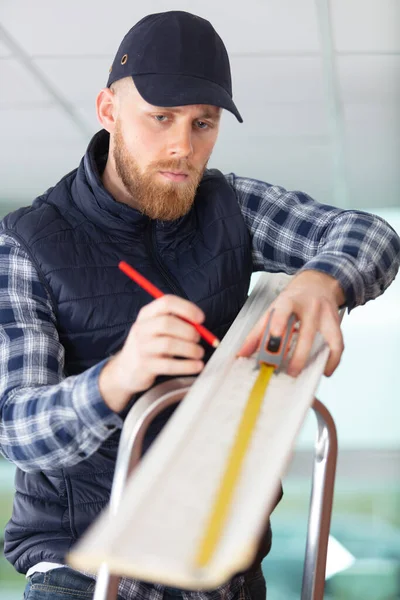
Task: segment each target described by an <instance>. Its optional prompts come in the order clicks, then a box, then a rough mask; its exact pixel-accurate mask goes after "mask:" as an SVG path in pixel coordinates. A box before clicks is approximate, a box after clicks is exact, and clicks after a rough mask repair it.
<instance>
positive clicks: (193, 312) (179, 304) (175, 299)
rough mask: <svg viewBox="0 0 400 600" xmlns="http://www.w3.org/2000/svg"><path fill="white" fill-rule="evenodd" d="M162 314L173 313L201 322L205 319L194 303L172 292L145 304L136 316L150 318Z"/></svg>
mask: <svg viewBox="0 0 400 600" xmlns="http://www.w3.org/2000/svg"><path fill="white" fill-rule="evenodd" d="M162 314H173V315H176V316H177V317H184V318H186V319H189V321H194V322H195V323H203V321H204V320H205V314H204V312H203V311H202V310H201V308H199V307H198V306H196V304H194V303H193V302H190V301H189V300H185V298H180V297H179V296H173V295H172V294H166V295H165V296H162V297H161V298H157V300H153V302H150V303H149V304H146V306H144V307H143V308H142V309H141V310H140V312H139V315H138V318H139V316H140V318H144V319H151V318H153V317H156V316H158V315H162Z"/></svg>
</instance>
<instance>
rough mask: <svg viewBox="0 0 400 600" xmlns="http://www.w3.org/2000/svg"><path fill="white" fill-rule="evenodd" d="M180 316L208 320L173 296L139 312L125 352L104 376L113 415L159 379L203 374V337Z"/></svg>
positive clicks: (101, 379) (105, 393) (107, 367)
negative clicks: (200, 342)
mask: <svg viewBox="0 0 400 600" xmlns="http://www.w3.org/2000/svg"><path fill="white" fill-rule="evenodd" d="M180 317H184V318H186V319H190V320H191V321H194V322H196V323H202V322H203V321H204V319H205V315H204V313H203V311H202V310H201V309H200V308H199V307H198V306H196V305H195V304H193V303H192V302H189V300H185V299H183V298H180V297H179V296H173V295H166V296H163V297H161V298H158V299H157V300H153V302H150V303H149V304H147V305H146V306H144V307H143V308H142V309H141V310H140V312H139V314H138V317H137V319H136V321H135V323H134V324H133V325H132V327H131V329H130V331H129V334H128V337H127V338H126V340H125V343H124V346H123V348H122V350H120V352H118V353H117V354H115V355H114V356H113V357H112V358H111V359H110V360H109V361H108V362H107V364H106V365H105V366H104V368H103V369H102V371H101V373H100V377H99V389H100V393H101V395H102V397H103V399H104V401H105V403H106V404H107V406H109V408H111V410H113V411H115V412H120V411H121V410H122V409H123V408H125V406H126V405H127V404H128V402H129V400H130V398H131V396H132V395H133V394H135V393H137V392H142V391H144V390H147V389H148V388H150V387H151V385H152V384H153V383H154V381H155V379H156V377H157V376H158V375H172V376H174V375H176V376H181V375H194V374H197V373H200V371H201V370H202V369H203V367H204V363H203V361H202V360H201V359H202V358H203V356H204V349H203V348H202V346H200V344H199V343H198V342H199V341H200V334H199V333H198V332H197V331H196V329H195V328H194V327H193V325H190V324H189V323H186V322H185V321H183V320H182V319H181V318H180ZM177 356H179V357H182V358H175V357H177Z"/></svg>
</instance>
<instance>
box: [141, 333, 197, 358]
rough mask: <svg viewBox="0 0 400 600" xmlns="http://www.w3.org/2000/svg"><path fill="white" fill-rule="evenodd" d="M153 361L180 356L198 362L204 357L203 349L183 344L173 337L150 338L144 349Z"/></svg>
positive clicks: (186, 343) (190, 344)
mask: <svg viewBox="0 0 400 600" xmlns="http://www.w3.org/2000/svg"><path fill="white" fill-rule="evenodd" d="M144 351H145V353H146V354H147V355H148V356H149V357H150V358H151V360H153V359H154V358H157V357H159V358H160V357H171V356H181V357H182V358H186V359H193V360H200V359H202V358H203V356H204V348H203V347H202V346H200V345H199V344H194V343H192V342H185V341H183V340H179V339H177V338H173V337H166V336H165V337H164V336H162V337H156V338H152V339H151V340H150V342H149V343H148V344H147V346H146V348H145V349H144Z"/></svg>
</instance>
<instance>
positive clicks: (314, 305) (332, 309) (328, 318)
mask: <svg viewBox="0 0 400 600" xmlns="http://www.w3.org/2000/svg"><path fill="white" fill-rule="evenodd" d="M344 303H345V297H344V293H343V290H342V288H341V286H340V284H339V282H338V281H337V280H336V279H334V278H333V277H331V276H330V275H326V274H325V273H320V272H319V271H311V270H310V271H302V272H301V273H299V274H298V275H296V276H295V277H294V278H293V279H292V281H291V282H290V283H289V284H288V285H287V286H286V288H285V289H284V290H283V291H282V292H281V293H280V294H279V296H278V297H277V298H276V299H275V300H274V302H273V303H272V304H271V306H270V307H269V309H268V311H267V312H266V313H265V315H264V316H263V317H262V318H261V319H260V320H259V321H258V323H257V325H256V326H255V327H254V329H253V330H252V331H251V332H250V334H249V336H248V337H247V339H246V341H245V343H244V344H243V346H242V348H241V350H240V352H239V353H238V355H237V356H247V357H249V356H251V355H252V354H253V353H254V352H255V351H256V350H258V349H259V347H260V344H261V339H262V336H263V333H264V331H265V327H266V325H267V321H268V319H269V316H270V314H271V311H272V310H274V314H273V315H272V317H271V329H270V335H273V336H283V334H284V332H285V328H286V325H287V322H288V319H289V317H290V315H291V314H292V313H295V315H296V316H297V318H298V320H299V321H300V329H299V333H298V339H297V344H296V348H295V351H294V353H293V356H292V358H291V360H290V363H289V366H288V373H289V375H291V376H292V377H296V376H297V375H298V374H299V373H300V372H301V371H302V369H303V368H304V366H305V364H306V362H307V359H308V357H309V354H310V351H311V348H312V345H313V342H314V338H315V334H316V332H317V331H319V332H320V333H321V334H322V336H323V337H324V339H325V341H326V343H327V344H328V346H329V348H330V353H329V358H328V362H327V364H326V368H325V375H326V376H327V377H329V376H330V375H332V373H333V372H334V371H335V369H336V367H337V366H338V364H339V362H340V358H341V356H342V353H343V348H344V346H343V336H342V332H341V330H340V320H339V313H338V308H339V306H342V305H343V304H344Z"/></svg>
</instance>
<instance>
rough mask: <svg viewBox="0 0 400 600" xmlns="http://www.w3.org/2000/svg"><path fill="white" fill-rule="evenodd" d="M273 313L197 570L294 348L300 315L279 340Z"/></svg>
mask: <svg viewBox="0 0 400 600" xmlns="http://www.w3.org/2000/svg"><path fill="white" fill-rule="evenodd" d="M272 314H273V311H272V312H271V314H270V316H269V319H268V323H267V326H266V328H265V331H264V335H263V338H262V341H261V346H260V352H259V355H258V361H257V362H258V364H259V368H260V372H259V375H258V377H257V379H256V381H255V383H254V385H253V387H252V390H251V392H250V395H249V399H248V401H247V404H246V406H245V409H244V412H243V415H242V418H241V420H240V423H239V427H238V430H237V432H236V437H235V440H234V443H233V446H232V448H231V451H230V453H229V457H228V461H227V466H226V469H225V472H224V475H223V477H222V481H221V485H220V487H219V489H218V492H217V495H216V498H215V500H214V503H213V507H212V510H211V512H210V516H209V518H208V522H207V525H206V528H205V532H204V535H203V538H202V540H201V543H200V546H199V550H198V552H197V554H196V557H195V564H196V566H197V567H205V566H206V565H207V564H208V563H209V562H210V560H211V559H212V557H213V555H214V552H215V550H216V548H217V546H218V542H219V540H220V538H221V535H222V532H223V529H224V526H225V523H226V520H227V518H228V515H229V508H230V505H231V502H232V498H233V495H234V491H235V487H236V483H237V481H238V479H239V476H240V473H241V469H242V466H243V461H244V459H245V457H246V452H247V449H248V447H249V444H250V440H251V436H252V434H253V431H254V429H255V426H256V423H257V419H258V416H259V414H260V410H261V406H262V402H263V399H264V396H265V393H266V391H267V387H268V384H269V382H270V380H271V377H272V374H273V373H274V371H276V370H279V369H280V368H281V366H282V364H283V361H284V359H285V357H286V355H287V353H288V351H289V349H290V343H291V340H292V335H293V331H294V329H295V323H296V316H295V315H294V314H292V315H291V317H290V318H289V321H288V324H287V327H286V330H285V333H284V335H283V337H282V338H281V337H279V338H277V337H274V336H270V333H269V331H270V324H271V317H272Z"/></svg>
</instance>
